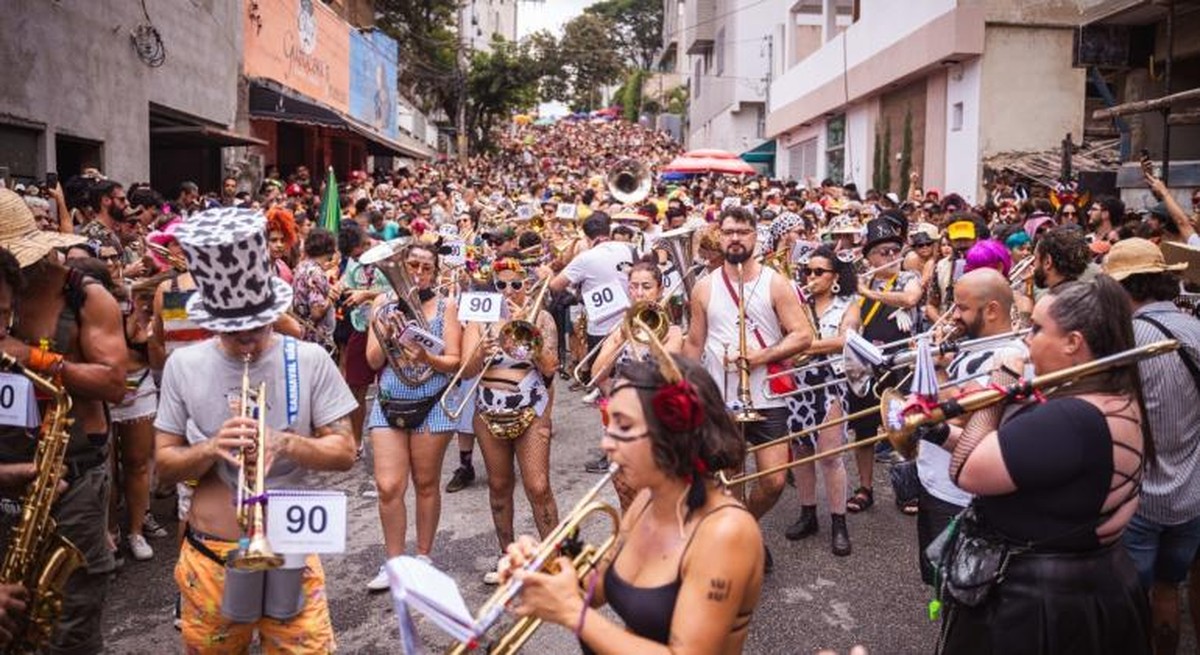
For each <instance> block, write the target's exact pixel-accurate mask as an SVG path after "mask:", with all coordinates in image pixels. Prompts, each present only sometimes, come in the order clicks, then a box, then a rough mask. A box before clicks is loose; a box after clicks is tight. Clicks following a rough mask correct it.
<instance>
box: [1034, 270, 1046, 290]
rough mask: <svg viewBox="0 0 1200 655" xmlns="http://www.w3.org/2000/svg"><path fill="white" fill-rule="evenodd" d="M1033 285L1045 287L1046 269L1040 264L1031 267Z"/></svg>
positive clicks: (1040, 287)
mask: <svg viewBox="0 0 1200 655" xmlns="http://www.w3.org/2000/svg"><path fill="white" fill-rule="evenodd" d="M1033 285H1034V286H1036V287H1037V288H1039V289H1045V288H1046V271H1045V270H1043V269H1042V267H1041V266H1038V267H1036V268H1034V269H1033Z"/></svg>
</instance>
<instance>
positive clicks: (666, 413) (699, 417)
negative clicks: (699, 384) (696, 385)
mask: <svg viewBox="0 0 1200 655" xmlns="http://www.w3.org/2000/svg"><path fill="white" fill-rule="evenodd" d="M651 404H652V405H653V406H654V415H655V416H657V417H658V422H659V423H662V424H663V427H665V428H667V429H668V430H670V431H671V432H691V431H692V430H695V429H696V428H698V427H700V426H701V425H703V424H704V409H703V407H702V406H701V405H700V397H699V396H698V395H696V390H695V389H693V388H692V385H690V384H688V382H687V380H679V381H677V382H672V383H670V384H666V385H664V386H662V387H661V388H659V390H658V391H656V392H654V398H653V399H652V400H651Z"/></svg>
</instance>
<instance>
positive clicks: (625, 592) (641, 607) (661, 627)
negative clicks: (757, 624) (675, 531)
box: [583, 503, 750, 653]
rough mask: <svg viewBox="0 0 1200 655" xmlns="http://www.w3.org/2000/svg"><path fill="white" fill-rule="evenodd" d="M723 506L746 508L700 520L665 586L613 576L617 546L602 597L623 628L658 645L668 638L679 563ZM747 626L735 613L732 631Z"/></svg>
mask: <svg viewBox="0 0 1200 655" xmlns="http://www.w3.org/2000/svg"><path fill="white" fill-rule="evenodd" d="M649 506H650V504H649V503H646V505H645V506H643V507H642V512H641V513H639V514H638V517H637V520H635V521H634V525H636V524H637V521H640V520H641V518H642V514H644V513H645V511H646V508H647V507H649ZM727 507H735V508H738V509H741V510H745V509H746V508H744V507H742V506H741V505H735V504H729V505H721V506H720V507H717V508H715V509H713V510H712V511H710V512H709V513H707V514H705V515H704V516H702V517H700V520H699V521H697V522H696V527H695V528H694V529H693V530H692V534H691V536H689V537H688V540H687V543H685V544H684V546H683V552H681V553H680V554H679V566H678V569H677V570H676V573H675V579H674V580H673V581H671V582H668V583H667V584H665V585H660V586H657V587H635V586H633V585H631V584H629V583H628V582H625V581H624V580H622V579H621V576H620V575H617V558H619V557H620V556H621V551H622V550H624V547H625V544H624V543H622V544H621V546H620V547H619V548H618V549H617V553H616V554H615V555H614V556H613V559H612V562H611V563H610V564H609V565H608V569H607V570H606V571H605V572H604V596H605V598H606V599H607V600H608V604H609V606H610V607H612V608H613V611H614V612H616V613H617V616H619V617H621V620H622V621H624V622H625V627H626V629H628V630H629V631H630V632H632V633H633V634H635V635H638V636H639V637H645V638H646V639H650V640H652V641H655V642H658V643H660V644H666V643H667V641H668V640H669V639H670V637H671V619H672V617H673V616H674V615H675V601H676V600H678V598H679V588H680V586H681V584H682V582H683V560H684V558H685V557H687V551H688V548H690V547H691V545H692V539H693V538H695V536H696V533H697V532H699V531H700V525H701V524H702V523H703V522H704V521H705V520H706V519H708V517H710V516H712V515H713V514H716V513H717V512H719V511H721V510H723V509H725V508H727ZM749 623H750V617H749V615H748V614H747V615H742V614H739V615H738V618H737V621H735V622H734V627H733V631H734V632H736V631H738V630H741V629H743V628H745V627H746V626H747V625H749ZM583 650H584V652H585V653H590V652H591V650H590V649H588V648H586V647H585V648H584V649H583Z"/></svg>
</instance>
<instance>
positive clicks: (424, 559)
mask: <svg viewBox="0 0 1200 655" xmlns="http://www.w3.org/2000/svg"><path fill="white" fill-rule="evenodd" d="M414 559H418V560H421V561H422V562H425V563H426V564H428V565H430V566H434V563H433V560H431V559H429V556H428V555H417V556H416V558H414Z"/></svg>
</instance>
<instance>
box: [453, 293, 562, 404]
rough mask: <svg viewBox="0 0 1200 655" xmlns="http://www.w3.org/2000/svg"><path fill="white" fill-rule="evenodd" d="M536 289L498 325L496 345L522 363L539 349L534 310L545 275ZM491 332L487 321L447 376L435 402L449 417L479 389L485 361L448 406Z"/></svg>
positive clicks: (538, 306) (539, 303)
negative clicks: (501, 325) (513, 313)
mask: <svg viewBox="0 0 1200 655" xmlns="http://www.w3.org/2000/svg"><path fill="white" fill-rule="evenodd" d="M538 285H539V286H540V289H539V290H538V292H537V293H536V294H535V295H534V297H533V298H532V299H531V300H527V301H526V303H525V305H524V306H523V307H522V308H521V309H520V310H519V311H518V312H517V315H516V316H514V317H513V318H512V319H511V320H510V321H508V322H507V323H505V324H504V327H502V328H500V334H499V335H497V337H496V340H497V342H498V343H499V345H500V349H501V350H502V351H503V352H504V354H505V355H507V356H508V357H510V358H512V359H514V360H517V361H522V362H528V361H532V360H533V358H534V357H537V354H538V352H539V351H540V350H541V349H542V331H541V330H540V329H538V326H537V314H538V310H540V309H541V308H542V301H543V300H545V298H546V292H547V291H548V290H549V289H550V278H548V277H547V278H545V279H543V280H542V281H540V282H538ZM535 288H536V287H535ZM491 335H492V326H491V325H490V324H489V325H488V326H487V328H486V329H485V330H484V333H483V336H482V337H481V338H480V339H479V342H478V343H476V344H475V347H474V348H473V349H472V350H471V354H470V355H469V356H467V357H465V358H463V360H462V364H460V365H459V367H458V370H457V371H455V372H454V377H452V378H450V383H449V384H448V385H446V390H445V391H444V392H442V397H441V398H440V399H439V400H438V404H440V405H441V406H442V409H443V410H445V411H446V415H447V416H449V417H450V419H451V420H457V419H458V417H459V416H462V413H463V410H464V409H466V407H467V405H468V404H470V400H471V396H472V395H473V394H474V393H475V390H476V389H478V388H479V383H480V381H482V380H483V374H484V373H486V372H487V370H488V368H489V367H491V365H492V362H491V361H488V362H485V363H484V365H483V370H482V371H480V373H479V375H477V376H475V380H474V381H473V382H472V383H471V386H470V387H469V388H467V389H466V390H464V391H463V392H462V400H461V401H460V402H459V403H458V405H457V406H455V407H450V406H449V404H448V403H449V399H450V398H451V397H452V396H453V395H454V394H455V393H457V388H458V383H459V382H462V377H463V373H464V372H465V371H466V370H467V367H468V366H470V363H471V361H472V360H474V359H475V356H476V355H477V354H478V353H479V349H480V348H483V345H484V344H485V343H486V342H487V341H488V339H489V338H490V337H491Z"/></svg>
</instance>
